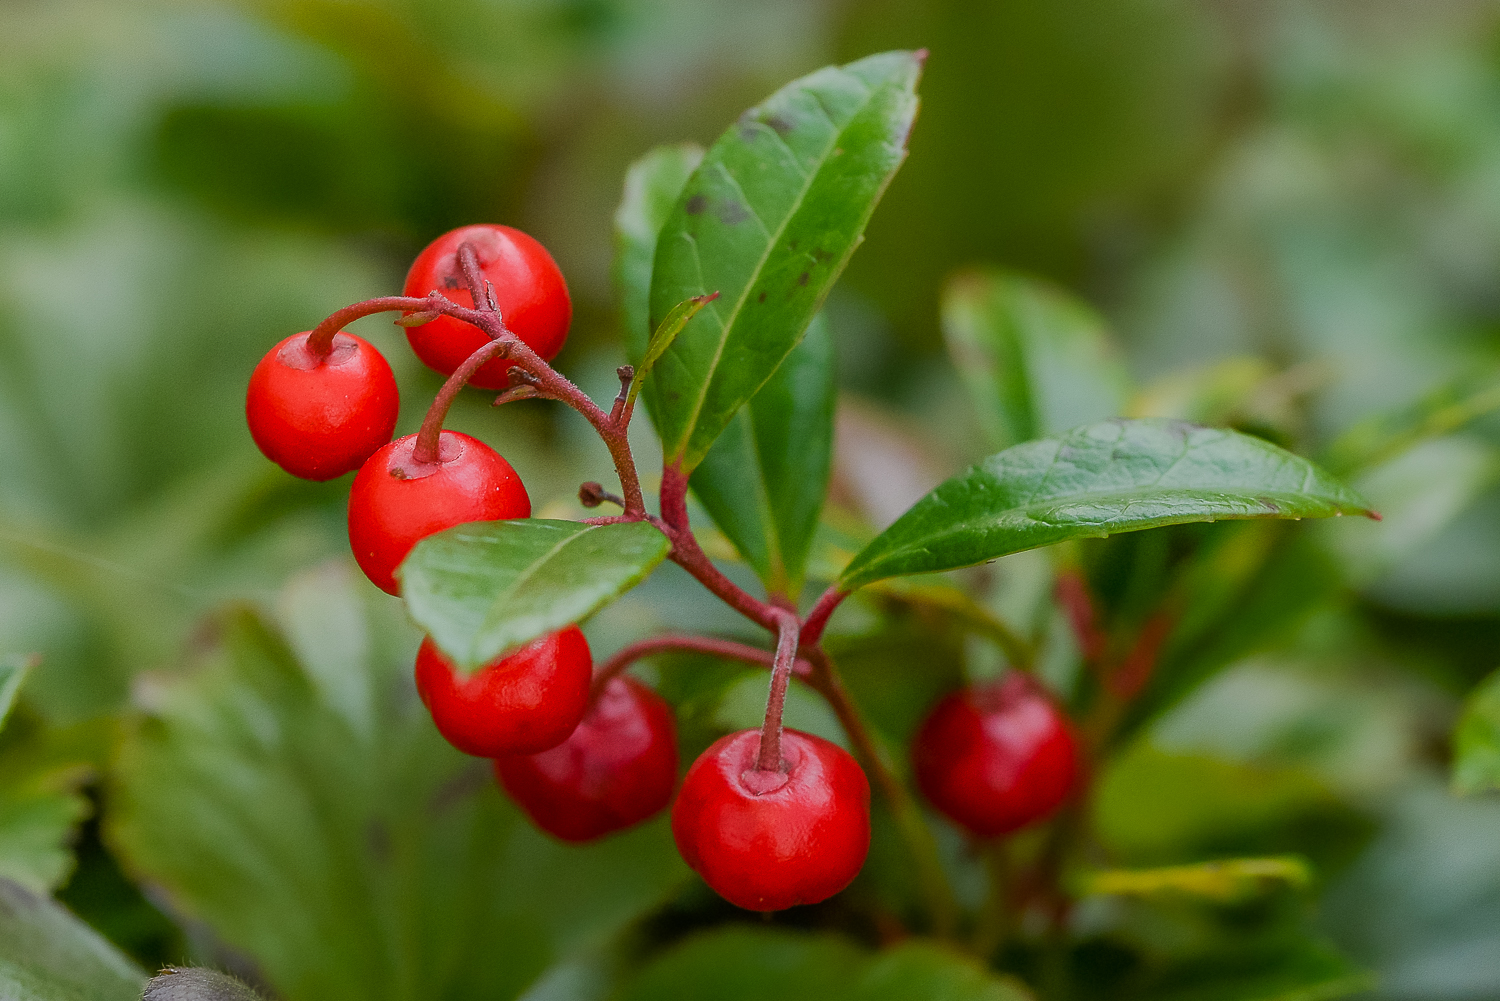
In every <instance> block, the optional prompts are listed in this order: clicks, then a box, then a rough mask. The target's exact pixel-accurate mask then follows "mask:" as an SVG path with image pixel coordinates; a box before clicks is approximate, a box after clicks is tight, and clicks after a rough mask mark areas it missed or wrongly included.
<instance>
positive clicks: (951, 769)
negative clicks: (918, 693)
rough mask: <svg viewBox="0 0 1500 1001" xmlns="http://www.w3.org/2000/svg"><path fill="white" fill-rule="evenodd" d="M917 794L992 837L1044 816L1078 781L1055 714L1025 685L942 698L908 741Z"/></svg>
mask: <svg viewBox="0 0 1500 1001" xmlns="http://www.w3.org/2000/svg"><path fill="white" fill-rule="evenodd" d="M912 765H913V770H914V771H915V774H916V780H917V787H918V788H920V789H921V790H922V794H923V795H925V796H926V797H927V799H928V801H929V802H931V803H932V805H933V806H934V807H936V808H937V809H938V810H939V811H941V812H942V813H943V814H945V815H946V816H948V817H950V818H951V819H953V820H954V821H956V822H958V823H959V824H960V825H962V826H963V827H966V828H968V830H970V831H972V832H973V833H974V834H977V835H979V836H980V837H985V838H993V837H999V836H1000V835H1002V834H1009V833H1011V832H1012V831H1015V830H1018V829H1019V828H1022V827H1025V826H1026V825H1027V824H1030V823H1032V822H1034V821H1037V820H1040V819H1042V818H1043V817H1046V816H1047V815H1049V814H1050V813H1052V812H1053V811H1054V810H1056V809H1057V808H1058V807H1059V806H1061V805H1062V803H1063V801H1064V800H1066V799H1067V798H1068V793H1069V792H1071V791H1072V789H1073V785H1074V782H1076V781H1077V777H1078V748H1077V744H1076V742H1075V740H1074V738H1073V734H1072V731H1071V730H1070V729H1069V728H1068V723H1067V721H1066V719H1064V717H1063V714H1062V712H1061V711H1060V710H1059V709H1058V708H1057V706H1056V704H1055V703H1053V701H1052V699H1051V698H1049V697H1048V696H1047V694H1046V693H1045V692H1043V691H1042V689H1041V687H1040V686H1039V685H1037V683H1036V682H1034V681H1033V680H1032V679H1031V678H1029V677H1027V676H1026V675H1024V674H1021V673H1019V672H1015V671H1013V672H1011V673H1010V674H1008V675H1006V676H1005V677H1004V678H1002V679H1000V680H999V681H995V682H991V683H989V684H984V685H976V686H974V687H971V688H966V689H963V690H962V691H959V692H954V693H952V694H950V695H948V696H946V697H944V698H943V699H942V700H941V701H940V702H938V704H937V706H936V707H935V708H934V709H933V710H932V713H931V715H929V716H928V717H927V720H926V721H925V722H924V723H923V724H922V726H921V728H920V729H919V730H918V731H917V735H916V738H915V739H914V740H913V742H912Z"/></svg>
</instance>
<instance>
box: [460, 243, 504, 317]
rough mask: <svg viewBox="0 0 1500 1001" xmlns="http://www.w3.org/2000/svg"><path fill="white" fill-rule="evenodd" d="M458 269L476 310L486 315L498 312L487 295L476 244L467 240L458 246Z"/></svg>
mask: <svg viewBox="0 0 1500 1001" xmlns="http://www.w3.org/2000/svg"><path fill="white" fill-rule="evenodd" d="M457 256H458V268H459V270H460V271H462V272H463V273H464V284H465V285H467V286H469V298H471V299H473V300H474V308H475V309H477V310H480V311H482V312H485V313H494V312H496V310H495V308H494V304H493V303H491V301H490V297H489V296H488V295H487V294H485V288H484V286H485V280H484V269H483V268H481V267H480V266H479V252H478V251H477V250H475V249H474V244H473V243H471V242H469V241H468V240H465V241H464V242H463V243H460V244H459V245H458V255H457Z"/></svg>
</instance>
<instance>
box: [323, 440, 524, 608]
mask: <svg viewBox="0 0 1500 1001" xmlns="http://www.w3.org/2000/svg"><path fill="white" fill-rule="evenodd" d="M418 437H419V436H418V435H407V436H405V437H404V438H398V439H396V440H395V441H393V442H391V443H390V444H389V445H386V446H385V447H384V448H381V449H380V450H379V451H377V452H376V453H375V454H374V455H372V456H370V458H369V459H368V460H367V461H366V462H365V464H364V465H363V466H361V467H360V470H359V473H358V475H356V476H355V477H354V484H353V486H352V487H350V489H349V545H350V547H351V548H352V549H353V550H354V559H355V560H356V561H357V562H358V563H359V566H360V569H361V570H363V571H364V572H365V576H367V577H369V578H370V580H371V581H373V582H374V584H375V586H376V587H378V588H380V589H381V590H382V591H385V592H386V593H387V594H396V593H398V587H397V583H396V568H397V567H398V566H400V565H401V561H402V560H404V559H406V555H407V554H408V553H410V552H411V549H412V547H413V546H415V545H416V544H417V543H418V542H419V541H421V540H422V539H425V538H426V537H427V536H429V535H432V534H433V533H434V532H441V531H443V530H444V529H449V528H452V527H453V526H455V525H462V524H465V523H466V522H471V521H500V520H503V519H506V518H527V517H530V515H531V499H530V498H529V497H528V496H527V495H526V487H525V486H524V485H523V484H522V483H521V478H520V477H519V476H517V475H516V471H515V470H514V469H512V468H511V467H510V463H508V462H506V461H505V459H504V458H502V457H501V455H500V453H498V452H496V451H495V450H494V449H492V448H490V447H489V446H488V445H486V444H485V443H484V442H482V441H480V440H479V439H477V438H471V437H470V436H469V435H466V434H462V433H460V432H458V431H443V432H441V433H440V434H439V435H438V436H437V448H436V452H437V456H436V461H430V462H420V461H417V459H416V458H414V456H413V453H414V451H415V450H416V447H417V440H418Z"/></svg>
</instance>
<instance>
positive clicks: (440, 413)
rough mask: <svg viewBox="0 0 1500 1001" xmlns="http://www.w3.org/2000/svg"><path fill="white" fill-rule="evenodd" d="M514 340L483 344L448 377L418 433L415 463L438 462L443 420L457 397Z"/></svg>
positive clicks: (506, 349)
mask: <svg viewBox="0 0 1500 1001" xmlns="http://www.w3.org/2000/svg"><path fill="white" fill-rule="evenodd" d="M513 343H514V342H513V341H511V340H510V339H509V338H507V339H504V340H498V341H490V342H488V343H486V344H483V345H481V346H480V347H478V348H476V349H475V350H474V353H473V354H471V355H469V357H468V358H465V359H464V363H463V364H462V365H460V366H458V368H456V369H454V370H453V374H452V375H450V376H448V380H447V381H446V382H444V383H443V388H442V389H440V390H438V394H437V396H436V397H434V398H433V400H432V406H430V407H428V408H427V416H426V417H424V418H422V428H421V430H420V431H418V432H417V444H416V445H415V447H413V448H412V451H411V460H412V462H415V463H418V464H421V465H425V464H427V463H429V462H437V461H439V459H438V451H439V449H438V444H439V442H440V441H441V439H442V434H443V421H444V420H446V419H447V417H448V408H449V407H451V406H453V401H454V399H455V398H456V397H457V396H458V394H459V393H460V392H461V391H462V390H463V388H464V386H465V385H466V384H467V383H468V381H469V380H470V379H471V378H473V376H474V373H475V372H478V371H479V367H480V366H481V365H483V364H484V363H485V362H487V361H489V360H490V359H492V358H496V357H500V356H502V355H505V354H506V353H507V352H509V350H510V348H511V345H512V344H513Z"/></svg>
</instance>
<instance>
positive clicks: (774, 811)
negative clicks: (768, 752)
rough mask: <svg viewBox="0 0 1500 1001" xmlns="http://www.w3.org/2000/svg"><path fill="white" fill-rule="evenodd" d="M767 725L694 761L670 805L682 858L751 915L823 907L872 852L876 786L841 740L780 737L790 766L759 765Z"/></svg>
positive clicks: (721, 742) (720, 744)
mask: <svg viewBox="0 0 1500 1001" xmlns="http://www.w3.org/2000/svg"><path fill="white" fill-rule="evenodd" d="M760 743H761V733H760V731H759V730H741V731H740V732H739V733H733V734H730V735H729V736H727V737H722V738H720V739H719V740H718V741H717V742H715V743H714V744H713V746H711V747H710V748H709V749H708V750H706V751H704V752H703V754H702V755H700V756H699V758H698V760H697V761H695V762H693V766H692V767H691V768H689V769H688V773H687V777H686V778H684V779H683V782H682V791H681V792H679V793H678V795H677V803H676V805H674V806H673V807H672V836H673V838H675V839H676V841H677V850H678V851H679V852H681V853H682V858H683V860H684V861H686V862H687V864H688V865H689V866H691V867H692V868H693V870H694V871H695V872H697V873H698V875H700V876H702V877H703V880H704V882H706V883H707V884H708V885H709V886H710V887H712V888H713V889H714V891H715V892H717V893H718V894H719V895H720V896H721V897H723V898H724V899H725V900H728V901H729V902H730V903H731V904H734V905H735V906H737V907H743V908H745V909H746V910H751V911H779V910H782V909H783V908H787V907H791V906H793V905H796V904H815V903H817V902H818V901H820V900H826V899H828V898H829V897H831V896H833V895H834V894H835V893H838V892H839V891H840V890H842V889H843V888H844V887H846V886H848V885H849V883H850V882H851V881H852V880H853V879H854V877H855V876H856V875H858V874H859V870H860V867H862V866H863V865H864V863H865V856H866V855H868V854H869V851H870V783H869V781H868V780H867V779H866V778H865V773H864V772H863V771H862V770H861V769H860V767H859V765H858V764H857V763H856V762H855V760H854V759H853V758H852V757H851V756H850V755H849V753H848V752H847V751H845V750H844V749H843V748H841V747H839V746H838V745H837V744H832V743H829V742H828V741H826V740H824V739H822V738H821V737H814V736H813V735H812V734H808V733H802V732H800V731H798V730H783V731H782V733H781V760H782V766H781V769H780V770H778V771H763V770H760V769H758V768H757V767H756V764H757V762H756V759H757V758H758V756H759V753H760Z"/></svg>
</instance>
